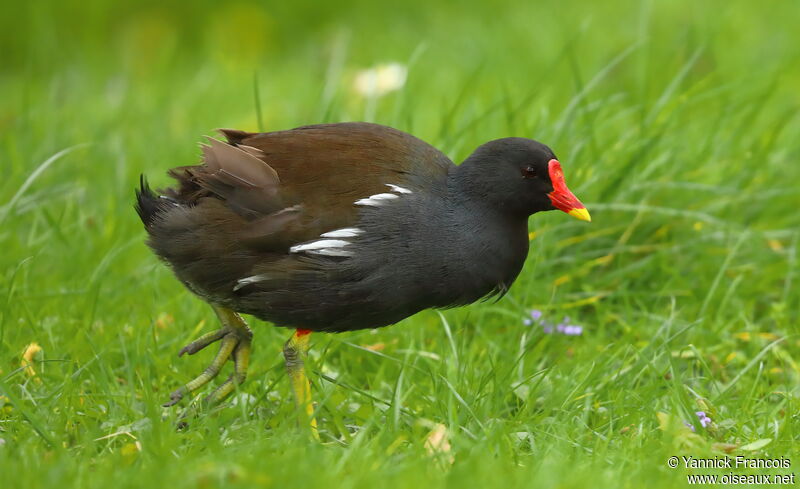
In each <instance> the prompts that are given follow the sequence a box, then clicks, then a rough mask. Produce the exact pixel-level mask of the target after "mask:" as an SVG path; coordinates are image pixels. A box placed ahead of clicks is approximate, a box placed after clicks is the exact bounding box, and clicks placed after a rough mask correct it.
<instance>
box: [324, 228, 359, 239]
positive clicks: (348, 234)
mask: <svg viewBox="0 0 800 489" xmlns="http://www.w3.org/2000/svg"><path fill="white" fill-rule="evenodd" d="M359 234H364V231H362V230H361V229H358V228H342V229H336V230H335V231H328V232H327V233H322V234H321V235H320V236H322V237H323V238H355V237H356V236H358V235H359Z"/></svg>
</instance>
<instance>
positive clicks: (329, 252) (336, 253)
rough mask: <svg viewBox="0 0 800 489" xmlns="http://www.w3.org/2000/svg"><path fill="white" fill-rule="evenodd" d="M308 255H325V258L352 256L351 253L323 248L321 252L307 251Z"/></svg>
mask: <svg viewBox="0 0 800 489" xmlns="http://www.w3.org/2000/svg"><path fill="white" fill-rule="evenodd" d="M309 253H312V254H314V255H325V256H353V252H352V251H345V250H340V249H337V248H323V249H321V250H313V251H309Z"/></svg>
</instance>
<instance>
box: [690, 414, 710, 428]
mask: <svg viewBox="0 0 800 489" xmlns="http://www.w3.org/2000/svg"><path fill="white" fill-rule="evenodd" d="M694 414H695V416H697V419H699V420H700V426H702V427H703V428H708V427H709V426H710V425H711V418H709V417H708V416H706V413H705V411H695V413H694ZM683 424H685V425H686V426H688V427H689V428H691V430H692V431H695V429H694V425H693V424H691V423H690V422H688V421H684V422H683Z"/></svg>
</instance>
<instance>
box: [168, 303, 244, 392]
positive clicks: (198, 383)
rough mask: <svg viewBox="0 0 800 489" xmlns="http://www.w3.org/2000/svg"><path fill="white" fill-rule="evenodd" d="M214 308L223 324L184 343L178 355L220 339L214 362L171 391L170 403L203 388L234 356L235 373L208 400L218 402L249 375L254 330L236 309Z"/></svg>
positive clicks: (194, 350) (192, 353)
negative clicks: (248, 368)
mask: <svg viewBox="0 0 800 489" xmlns="http://www.w3.org/2000/svg"><path fill="white" fill-rule="evenodd" d="M214 311H215V312H216V313H217V316H218V317H219V318H220V321H221V322H222V324H223V326H222V328H220V329H218V330H216V331H212V332H210V333H206V334H204V335H203V336H201V337H200V338H198V339H196V340H195V341H193V342H191V343H189V344H188V345H186V346H184V347H183V348H182V349H181V351H180V352H178V356H183V355H184V354H186V353H188V354H189V355H194V354H195V353H197V352H199V351H200V350H202V349H203V348H205V347H207V346H209V345H211V344H212V343H215V342H217V341H219V342H220V345H219V351H218V352H217V355H216V356H215V357H214V360H213V361H212V362H211V364H210V365H209V366H208V367H206V369H205V370H204V371H203V373H202V374H200V375H198V376H197V377H195V378H194V379H192V380H191V381H189V382H187V383H186V385H184V386H181V387H180V388H178V389H176V390H175V391H173V392H172V393H171V394H170V395H169V401H167V402H166V403H164V404H163V406H164V407H170V406H174V405H175V404H177V403H178V402H179V401H180V400H181V399H183V398H184V396H186V395H189V394H191V393H192V392H194V391H196V390H197V389H200V388H201V387H203V386H204V385H206V384H208V383H209V382H210V381H211V380H212V379H214V378H215V377H216V376H217V375H219V372H220V370H221V369H222V367H223V366H224V365H225V362H227V361H228V360H229V359H231V360H233V365H234V368H233V373H232V374H231V375H230V376H229V377H228V379H227V380H225V382H223V383H222V384H220V385H219V386H218V387H217V388H216V389H214V390H213V391H212V392H211V394H209V395H208V396H206V398H205V402H206V403H208V404H214V403H217V402H219V401H221V400H223V399H225V398H226V397H227V396H228V395H229V394H230V393H231V392H233V390H234V389H235V388H236V386H237V385H239V384H241V383H242V382H244V380H245V378H246V377H247V365H248V363H249V362H250V351H251V348H252V347H251V344H252V338H253V333H252V331H250V328H249V327H247V324H246V323H245V322H244V320H243V319H242V318H241V316H239V315H238V314H236V313H235V312H233V311H231V310H229V309H224V308H221V307H214Z"/></svg>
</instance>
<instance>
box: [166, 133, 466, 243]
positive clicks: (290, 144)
mask: <svg viewBox="0 0 800 489" xmlns="http://www.w3.org/2000/svg"><path fill="white" fill-rule="evenodd" d="M221 132H222V133H223V134H224V135H225V137H226V139H227V140H228V143H227V144H226V143H223V142H221V141H218V140H215V139H211V138H209V142H210V144H208V145H203V146H202V149H203V164H202V165H198V166H190V167H182V168H176V169H174V170H172V171H171V172H170V174H171V175H172V176H173V177H175V178H176V179H177V180H178V182H179V183H180V186H179V188H178V189H172V190H167V195H169V196H170V197H172V198H174V199H175V200H177V201H179V202H191V203H198V202H200V201H201V200H202V199H203V198H207V197H213V198H216V199H220V200H222V201H223V202H224V203H225V206H226V207H227V208H229V209H230V210H231V211H233V213H235V214H236V215H237V216H240V217H242V218H244V222H241V221H240V222H239V224H238V226H237V227H238V228H239V229H238V235H239V237H240V239H241V240H242V242H243V243H246V244H247V245H249V246H253V247H255V248H259V249H262V250H268V249H274V250H275V251H278V250H279V249H282V250H284V251H285V250H287V249H288V246H290V245H291V244H295V243H299V242H304V241H307V240H310V239H314V238H316V237H318V236H319V235H320V234H322V233H324V232H327V231H330V230H333V229H338V228H343V227H348V226H352V225H354V224H355V222H356V221H357V219H358V211H359V208H358V207H357V206H355V205H354V204H353V203H354V202H355V201H357V200H359V199H361V198H365V197H368V196H370V195H374V194H378V193H382V192H386V191H387V190H388V188H387V184H396V185H404V186H409V187H418V186H419V185H424V184H425V182H426V181H428V180H430V179H441V178H444V176H445V175H446V174H447V171H448V168H449V167H450V166H452V162H450V160H449V159H447V157H446V156H444V155H443V154H442V153H441V152H439V151H438V150H437V149H435V148H434V147H432V146H430V145H429V144H427V143H425V142H423V141H421V140H420V139H417V138H415V137H413V136H411V135H409V134H407V133H404V132H401V131H398V130H395V129H392V128H389V127H386V126H380V125H377V124H368V123H340V124H322V125H314V126H305V127H300V128H297V129H292V130H287V131H277V132H270V133H247V132H244V131H238V130H231V129H222V130H221ZM232 219H233V216H232ZM245 222H246V224H245Z"/></svg>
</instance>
